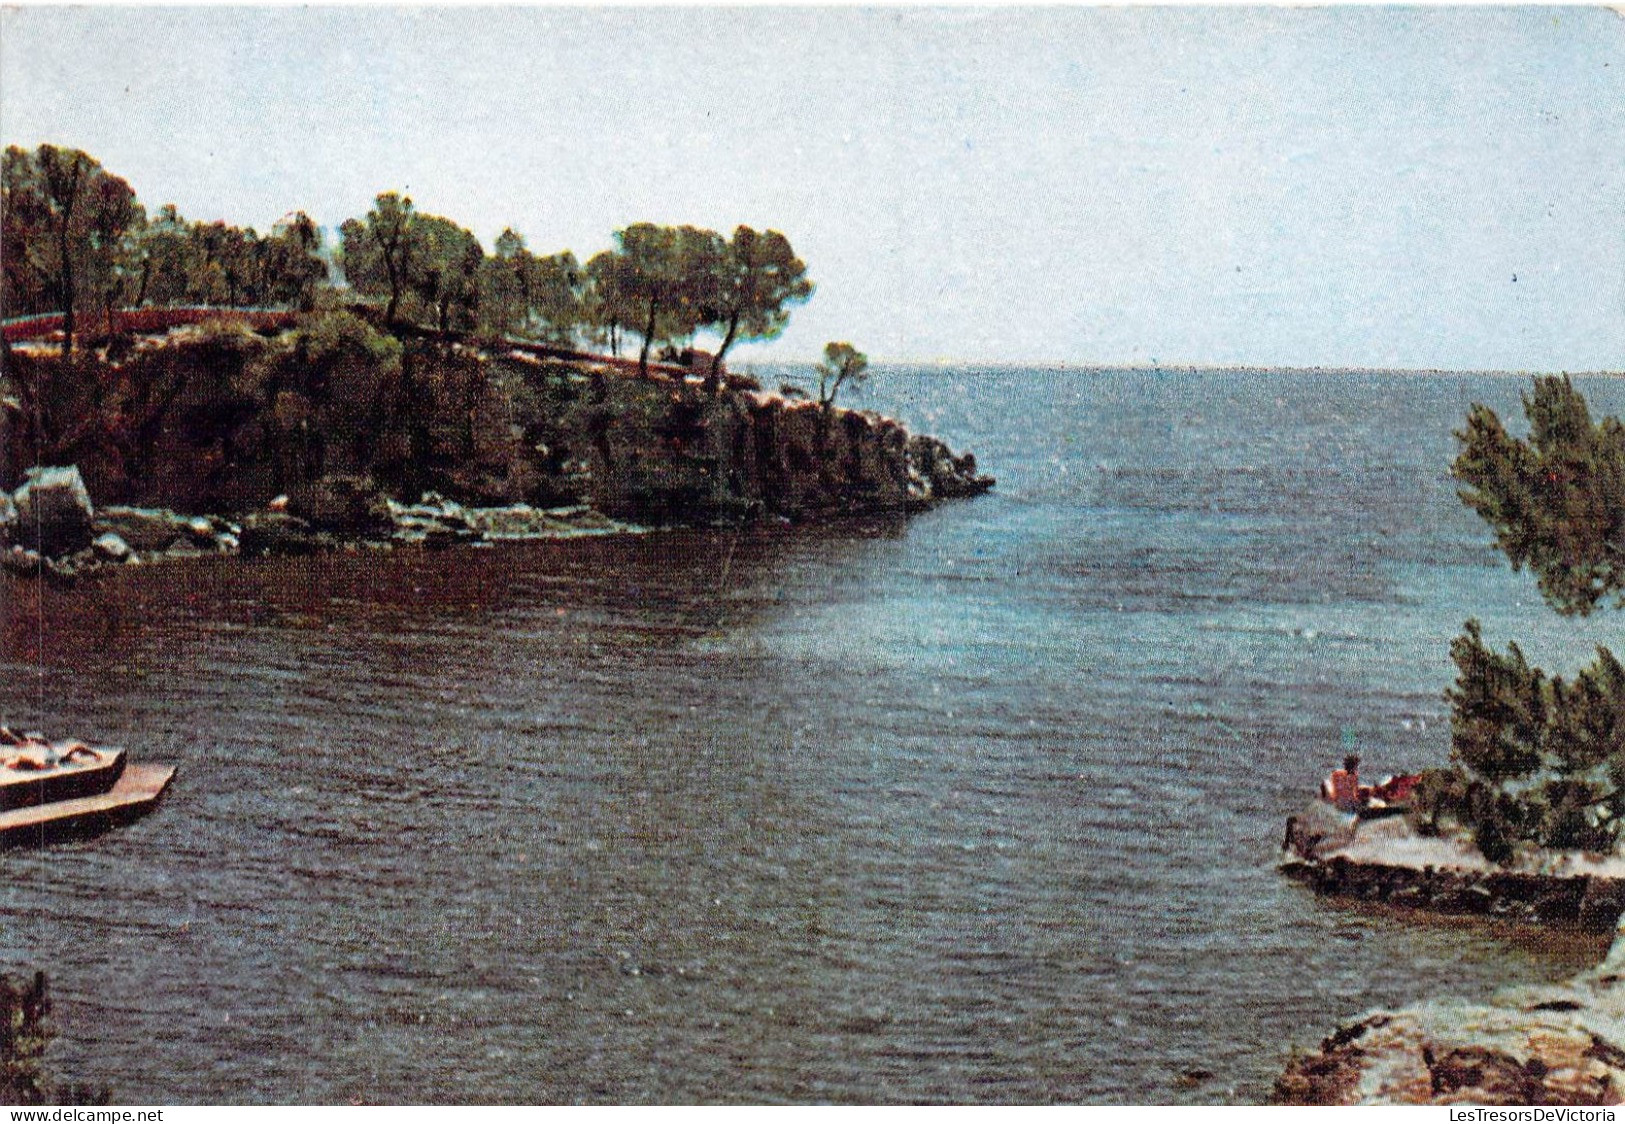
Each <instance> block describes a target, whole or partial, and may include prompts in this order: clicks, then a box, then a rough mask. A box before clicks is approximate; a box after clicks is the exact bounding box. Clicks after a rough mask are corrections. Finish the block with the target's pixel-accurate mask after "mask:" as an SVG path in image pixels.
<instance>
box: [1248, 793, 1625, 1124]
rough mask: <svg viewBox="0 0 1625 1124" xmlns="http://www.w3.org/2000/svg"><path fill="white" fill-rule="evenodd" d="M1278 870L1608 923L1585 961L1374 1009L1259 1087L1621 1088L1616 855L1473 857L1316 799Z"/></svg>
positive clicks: (1289, 1097) (1323, 887)
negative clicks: (1564, 971)
mask: <svg viewBox="0 0 1625 1124" xmlns="http://www.w3.org/2000/svg"><path fill="white" fill-rule="evenodd" d="M1285 850H1286V852H1287V856H1286V858H1284V859H1283V861H1282V863H1281V870H1282V871H1283V873H1285V874H1286V875H1288V876H1289V877H1292V878H1295V879H1297V880H1298V881H1301V882H1303V883H1305V884H1306V885H1308V886H1310V887H1311V888H1313V889H1314V890H1315V891H1316V892H1317V893H1322V894H1328V895H1332V896H1337V897H1342V898H1347V899H1352V900H1355V901H1361V902H1371V903H1380V904H1382V905H1386V906H1392V907H1395V908H1402V909H1419V910H1427V911H1430V912H1433V913H1438V914H1444V915H1458V916H1459V915H1473V916H1480V917H1492V918H1500V919H1505V920H1510V921H1514V922H1523V923H1530V924H1537V925H1572V926H1577V927H1579V928H1581V929H1584V930H1586V931H1591V932H1609V931H1613V932H1614V933H1615V940H1614V944H1613V948H1612V950H1611V951H1610V952H1609V954H1608V957H1607V959H1605V960H1604V962H1603V963H1602V964H1601V965H1600V966H1599V967H1597V968H1596V969H1594V970H1592V971H1590V972H1587V973H1584V974H1582V975H1581V976H1579V977H1578V978H1576V979H1574V980H1572V981H1570V982H1568V983H1566V984H1561V985H1556V986H1551V987H1537V988H1511V989H1508V990H1506V991H1504V992H1502V993H1500V994H1498V995H1497V996H1495V997H1494V998H1493V999H1492V1000H1491V1001H1490V1002H1488V1003H1485V1004H1473V1003H1466V1002H1462V1001H1460V1000H1453V999H1439V1000H1430V1001H1426V1002H1423V1003H1418V1004H1415V1005H1414V1006H1411V1007H1407V1008H1405V1009H1403V1010H1399V1011H1376V1012H1372V1013H1370V1014H1368V1015H1365V1016H1364V1017H1362V1018H1360V1019H1358V1020H1356V1021H1354V1022H1352V1023H1349V1024H1347V1025H1345V1026H1343V1027H1341V1028H1339V1029H1338V1030H1336V1031H1334V1032H1333V1033H1332V1034H1330V1035H1328V1036H1327V1037H1326V1038H1325V1039H1324V1040H1322V1042H1321V1043H1320V1045H1319V1047H1318V1048H1316V1049H1315V1050H1311V1051H1307V1052H1304V1053H1300V1054H1297V1055H1295V1056H1294V1057H1293V1059H1292V1061H1291V1062H1290V1063H1289V1064H1288V1065H1287V1067H1286V1071H1285V1072H1284V1073H1283V1074H1282V1076H1281V1077H1280V1078H1279V1080H1277V1082H1276V1084H1275V1089H1274V1093H1273V1096H1272V1100H1273V1101H1274V1103H1277V1104H1291V1105H1352V1104H1475V1105H1610V1104H1619V1103H1622V1102H1625V930H1622V929H1621V928H1620V924H1621V917H1622V914H1625V863H1621V862H1620V861H1619V860H1617V859H1612V858H1596V857H1592V856H1587V855H1584V854H1579V853H1575V854H1570V853H1563V854H1555V853H1554V854H1544V855H1526V856H1523V857H1522V858H1521V859H1520V861H1518V862H1516V863H1514V864H1512V865H1510V866H1498V865H1495V864H1492V863H1489V862H1488V861H1486V860H1485V859H1484V858H1483V856H1482V855H1479V854H1478V853H1477V852H1476V851H1475V850H1473V849H1472V848H1471V847H1470V846H1469V845H1467V844H1465V843H1464V842H1462V841H1459V840H1454V839H1447V838H1438V837H1423V836H1419V835H1417V834H1416V833H1415V832H1414V831H1413V830H1412V829H1411V827H1410V826H1409V825H1408V824H1407V823H1406V821H1405V820H1404V819H1403V818H1402V817H1395V818H1392V819H1387V820H1369V821H1359V820H1356V819H1355V818H1354V817H1352V816H1343V815H1340V814H1338V813H1336V812H1335V811H1333V810H1331V809H1330V808H1329V807H1327V806H1326V805H1324V804H1318V805H1316V806H1313V807H1311V808H1309V809H1306V810H1305V812H1304V813H1303V814H1302V815H1300V816H1293V817H1291V818H1290V819H1289V820H1288V826H1287V839H1286V843H1285Z"/></svg>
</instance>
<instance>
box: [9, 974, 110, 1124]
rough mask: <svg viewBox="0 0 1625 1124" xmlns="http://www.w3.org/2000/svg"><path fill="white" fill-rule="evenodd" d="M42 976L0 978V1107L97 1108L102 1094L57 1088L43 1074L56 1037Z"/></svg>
mask: <svg viewBox="0 0 1625 1124" xmlns="http://www.w3.org/2000/svg"><path fill="white" fill-rule="evenodd" d="M50 1015H51V997H50V992H49V989H48V988H47V986H46V982H45V973H44V972H36V973H34V978H33V979H32V980H27V981H24V980H17V979H14V978H12V977H11V976H8V975H6V974H5V973H0V1104H5V1105H45V1104H65V1105H100V1104H107V1103H108V1102H109V1100H111V1094H110V1093H109V1091H108V1090H107V1089H106V1088H100V1089H98V1088H95V1087H93V1086H90V1085H68V1086H61V1085H58V1084H57V1083H56V1082H55V1081H53V1080H51V1078H50V1076H49V1075H48V1074H47V1073H46V1071H45V1066H44V1058H45V1049H46V1047H47V1046H49V1045H50V1044H51V1040H52V1039H54V1038H55V1037H56V1028H55V1027H53V1026H52V1025H51V1022H50Z"/></svg>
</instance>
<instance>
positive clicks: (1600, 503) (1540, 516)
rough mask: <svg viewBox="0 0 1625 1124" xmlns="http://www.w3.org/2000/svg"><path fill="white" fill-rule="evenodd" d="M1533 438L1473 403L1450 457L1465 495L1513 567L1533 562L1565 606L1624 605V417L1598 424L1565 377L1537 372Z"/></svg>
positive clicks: (1527, 403)
mask: <svg viewBox="0 0 1625 1124" xmlns="http://www.w3.org/2000/svg"><path fill="white" fill-rule="evenodd" d="M1524 411H1525V412H1526V413H1527V414H1528V417H1529V427H1530V428H1529V438H1528V440H1523V439H1521V438H1517V437H1513V436H1512V435H1510V434H1508V433H1507V431H1506V429H1505V428H1504V427H1503V426H1502V424H1501V419H1500V418H1498V417H1497V416H1496V414H1495V411H1493V410H1491V409H1489V408H1488V407H1486V406H1474V407H1473V408H1472V412H1471V413H1470V414H1468V417H1467V428H1466V429H1465V430H1462V431H1460V432H1458V433H1457V435H1456V436H1457V439H1458V440H1459V441H1460V443H1461V453H1460V455H1459V456H1457V458H1456V461H1455V464H1454V465H1453V466H1452V471H1453V472H1454V474H1455V476H1456V479H1457V480H1459V481H1461V483H1462V485H1463V488H1462V491H1461V497H1462V502H1464V503H1466V504H1467V505H1468V506H1469V507H1471V508H1472V509H1473V510H1474V511H1476V512H1478V514H1479V515H1480V516H1482V517H1483V519H1484V521H1485V522H1486V523H1488V524H1489V525H1490V526H1491V527H1493V528H1494V529H1495V535H1496V543H1497V545H1498V546H1499V547H1500V548H1501V550H1502V551H1504V552H1505V553H1506V556H1507V558H1508V559H1510V560H1511V562H1512V565H1513V568H1514V569H1522V568H1523V567H1525V566H1527V567H1529V568H1530V569H1531V570H1533V571H1534V573H1535V575H1536V577H1537V579H1538V580H1539V582H1540V590H1541V593H1542V594H1543V595H1545V597H1546V600H1547V601H1548V602H1549V603H1550V604H1551V605H1552V607H1553V608H1554V609H1556V610H1557V611H1558V612H1560V613H1564V614H1570V613H1578V614H1582V615H1583V614H1586V613H1590V612H1591V611H1592V610H1594V609H1595V608H1596V607H1597V605H1598V604H1599V603H1600V602H1602V601H1603V600H1604V599H1605V598H1608V597H1610V596H1613V597H1615V598H1616V599H1617V604H1620V605H1625V425H1621V424H1620V422H1619V420H1618V419H1617V418H1604V419H1603V420H1602V421H1601V422H1600V423H1596V424H1593V422H1592V420H1591V414H1590V411H1589V410H1588V409H1587V407H1586V401H1585V398H1584V397H1583V396H1582V395H1581V394H1580V392H1579V391H1577V390H1575V389H1574V386H1573V384H1572V383H1571V382H1570V381H1569V380H1568V379H1567V378H1566V377H1564V378H1541V379H1537V380H1535V390H1534V394H1533V395H1525V396H1524Z"/></svg>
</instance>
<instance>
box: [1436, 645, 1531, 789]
mask: <svg viewBox="0 0 1625 1124" xmlns="http://www.w3.org/2000/svg"><path fill="white" fill-rule="evenodd" d="M1450 658H1451V659H1453V660H1454V661H1455V663H1456V669H1457V679H1456V685H1455V686H1454V687H1452V688H1451V689H1450V690H1449V691H1447V692H1446V695H1445V697H1446V698H1448V699H1449V700H1450V706H1451V710H1450V733H1451V742H1452V746H1453V752H1454V755H1455V757H1456V759H1457V760H1458V761H1460V762H1461V763H1462V764H1463V765H1465V766H1466V767H1467V768H1468V769H1470V770H1472V772H1473V773H1474V774H1476V775H1477V776H1479V777H1482V778H1483V779H1484V780H1487V781H1489V782H1491V783H1492V784H1500V783H1502V782H1504V781H1510V780H1521V779H1523V778H1524V777H1527V776H1529V774H1530V773H1533V772H1534V771H1535V770H1536V769H1537V768H1539V767H1540V764H1541V743H1542V741H1543V738H1544V736H1545V731H1546V725H1547V718H1546V700H1545V675H1544V674H1543V673H1542V672H1541V671H1540V669H1539V668H1532V667H1530V666H1529V663H1528V661H1526V660H1525V659H1524V657H1523V653H1522V652H1520V651H1519V650H1518V646H1517V645H1516V644H1513V645H1511V647H1510V648H1509V649H1508V651H1507V654H1506V655H1504V656H1503V655H1499V654H1498V653H1496V652H1492V651H1490V650H1489V649H1488V648H1486V647H1485V646H1484V640H1483V634H1482V633H1481V632H1480V630H1479V624H1478V622H1477V621H1468V622H1467V630H1466V631H1465V632H1464V633H1463V634H1462V635H1460V636H1458V637H1456V639H1455V640H1454V641H1452V642H1451V644H1450Z"/></svg>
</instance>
